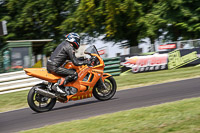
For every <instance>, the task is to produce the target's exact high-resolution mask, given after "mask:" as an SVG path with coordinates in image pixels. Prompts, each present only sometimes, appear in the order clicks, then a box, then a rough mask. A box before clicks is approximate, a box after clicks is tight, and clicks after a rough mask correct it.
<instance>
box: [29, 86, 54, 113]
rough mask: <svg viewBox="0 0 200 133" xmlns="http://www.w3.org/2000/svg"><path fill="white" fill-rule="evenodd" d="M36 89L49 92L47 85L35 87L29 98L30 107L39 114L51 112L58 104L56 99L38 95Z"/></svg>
mask: <svg viewBox="0 0 200 133" xmlns="http://www.w3.org/2000/svg"><path fill="white" fill-rule="evenodd" d="M35 88H40V89H44V90H47V86H46V85H45V84H37V85H35V86H33V87H32V88H31V90H30V91H29V93H28V97H27V101H28V105H29V107H30V108H31V109H32V110H33V111H35V112H38V113H39V112H45V111H49V110H51V109H52V108H53V107H54V105H55V104H56V98H49V97H45V96H43V95H41V94H38V93H37V92H36V91H35Z"/></svg>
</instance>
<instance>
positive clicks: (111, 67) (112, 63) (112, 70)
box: [103, 57, 121, 76]
mask: <svg viewBox="0 0 200 133" xmlns="http://www.w3.org/2000/svg"><path fill="white" fill-rule="evenodd" d="M103 61H104V63H105V68H104V73H109V74H111V75H112V76H118V75H120V73H121V69H120V57H115V58H104V59H103Z"/></svg>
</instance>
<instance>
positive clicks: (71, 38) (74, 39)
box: [66, 33, 80, 49]
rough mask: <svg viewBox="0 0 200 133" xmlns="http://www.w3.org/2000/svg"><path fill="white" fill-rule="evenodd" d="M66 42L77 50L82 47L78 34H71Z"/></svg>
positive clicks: (67, 36)
mask: <svg viewBox="0 0 200 133" xmlns="http://www.w3.org/2000/svg"><path fill="white" fill-rule="evenodd" d="M66 40H67V41H68V42H70V43H72V44H73V46H74V48H75V49H78V48H79V47H80V36H79V35H78V34H77V33H69V34H68V35H66Z"/></svg>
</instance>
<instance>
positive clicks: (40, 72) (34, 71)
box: [24, 68, 61, 83]
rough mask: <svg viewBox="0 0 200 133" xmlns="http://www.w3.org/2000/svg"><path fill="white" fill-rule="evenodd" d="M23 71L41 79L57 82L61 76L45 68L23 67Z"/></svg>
mask: <svg viewBox="0 0 200 133" xmlns="http://www.w3.org/2000/svg"><path fill="white" fill-rule="evenodd" d="M24 71H25V72H26V74H27V75H29V76H32V77H36V78H39V79H43V80H46V81H49V82H53V83H54V82H57V80H58V79H60V78H61V77H59V76H56V75H53V74H51V73H48V71H47V69H46V68H25V69H24Z"/></svg>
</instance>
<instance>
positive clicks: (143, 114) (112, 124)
mask: <svg viewBox="0 0 200 133" xmlns="http://www.w3.org/2000/svg"><path fill="white" fill-rule="evenodd" d="M199 103H200V98H192V99H187V100H182V101H177V102H173V103H165V104H160V105H156V106H151V107H145V108H138V109H132V110H128V111H122V112H117V113H113V114H106V115H101V116H97V117H91V118H88V119H83V120H74V121H71V122H63V123H59V124H55V125H49V126H45V127H43V128H39V129H32V130H28V131H24V132H23V133H54V132H59V133H66V132H72V133H168V132H172V133H199V132H200V106H199Z"/></svg>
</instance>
